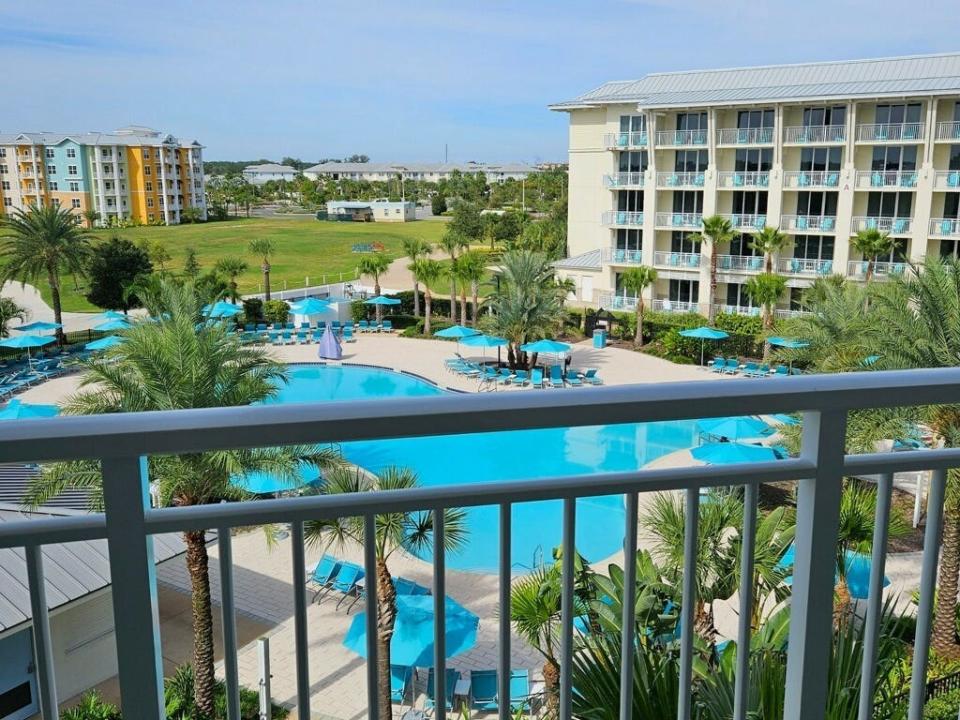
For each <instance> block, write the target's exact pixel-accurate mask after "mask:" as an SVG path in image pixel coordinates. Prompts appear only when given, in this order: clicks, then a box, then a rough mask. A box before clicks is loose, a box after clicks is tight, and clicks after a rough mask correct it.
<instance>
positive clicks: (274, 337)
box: [267, 330, 280, 345]
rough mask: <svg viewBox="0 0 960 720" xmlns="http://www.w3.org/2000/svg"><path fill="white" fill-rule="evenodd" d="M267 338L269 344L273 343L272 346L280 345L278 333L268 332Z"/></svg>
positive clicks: (274, 331)
mask: <svg viewBox="0 0 960 720" xmlns="http://www.w3.org/2000/svg"><path fill="white" fill-rule="evenodd" d="M267 337H269V338H270V342H271V343H273V344H274V345H279V344H280V333H279V332H277V331H276V330H271V331H269V332H268V333H267Z"/></svg>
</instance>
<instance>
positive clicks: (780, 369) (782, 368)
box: [773, 365, 790, 377]
mask: <svg viewBox="0 0 960 720" xmlns="http://www.w3.org/2000/svg"><path fill="white" fill-rule="evenodd" d="M773 374H774V375H776V376H777V377H780V376H781V375H783V376H784V377H786V376H787V375H789V374H790V368H788V367H787V366H786V365H777V369H776V370H774V371H773Z"/></svg>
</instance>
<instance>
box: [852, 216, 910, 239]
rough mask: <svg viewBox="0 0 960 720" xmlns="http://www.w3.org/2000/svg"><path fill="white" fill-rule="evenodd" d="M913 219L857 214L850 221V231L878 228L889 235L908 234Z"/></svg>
mask: <svg viewBox="0 0 960 720" xmlns="http://www.w3.org/2000/svg"><path fill="white" fill-rule="evenodd" d="M912 225H913V219H912V218H908V217H879V216H862V215H861V216H858V217H855V218H853V219H852V220H851V222H850V233H851V234H852V235H856V234H857V233H858V232H860V231H861V230H879V231H880V232H884V233H889V234H890V235H909V234H910V229H911V226H912Z"/></svg>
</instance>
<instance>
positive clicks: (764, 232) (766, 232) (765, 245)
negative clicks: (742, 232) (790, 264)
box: [750, 225, 793, 273]
mask: <svg viewBox="0 0 960 720" xmlns="http://www.w3.org/2000/svg"><path fill="white" fill-rule="evenodd" d="M792 242H793V239H792V238H791V237H790V236H789V235H787V234H786V233H783V232H780V228H774V227H768V226H766V225H764V226H763V228H761V229H760V230H758V231H757V232H755V233H753V234H752V235H751V236H750V248H751V249H752V250H753V251H754V252H758V253H760V254H761V255H763V267H764V270H763V271H764V272H766V273H772V272H773V256H774V255H776V254H777V253H779V252H780V251H781V250H782V249H783V248H784V247H786V246H787V245H788V244H789V243H792Z"/></svg>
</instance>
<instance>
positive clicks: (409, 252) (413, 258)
mask: <svg viewBox="0 0 960 720" xmlns="http://www.w3.org/2000/svg"><path fill="white" fill-rule="evenodd" d="M402 243H403V254H404V255H406V256H407V259H408V260H410V265H408V266H407V268H408V269H409V270H411V271H412V270H413V264H414V263H415V262H417V260H419V259H420V258H425V257H429V256H430V253H431V252H433V245H431V244H430V243H428V242H427V241H426V240H424V239H423V238H418V237H413V238H404V239H403V241H402ZM413 316H414V317H420V281H419V280H418V279H417V276H416V275H414V276H413Z"/></svg>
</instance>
